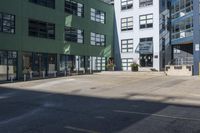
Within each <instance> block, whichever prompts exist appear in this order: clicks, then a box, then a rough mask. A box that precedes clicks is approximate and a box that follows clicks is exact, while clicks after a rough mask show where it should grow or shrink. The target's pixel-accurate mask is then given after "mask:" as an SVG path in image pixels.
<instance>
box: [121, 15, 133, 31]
mask: <svg viewBox="0 0 200 133" xmlns="http://www.w3.org/2000/svg"><path fill="white" fill-rule="evenodd" d="M127 30H133V17H128V18H122V19H121V31H127Z"/></svg>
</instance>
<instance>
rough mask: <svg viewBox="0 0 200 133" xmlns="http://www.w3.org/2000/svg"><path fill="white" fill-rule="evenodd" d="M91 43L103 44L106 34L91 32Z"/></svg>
mask: <svg viewBox="0 0 200 133" xmlns="http://www.w3.org/2000/svg"><path fill="white" fill-rule="evenodd" d="M90 41H91V45H97V46H104V45H105V44H106V36H105V35H102V34H97V33H93V32H91V35H90Z"/></svg>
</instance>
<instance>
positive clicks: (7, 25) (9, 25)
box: [0, 12, 16, 34]
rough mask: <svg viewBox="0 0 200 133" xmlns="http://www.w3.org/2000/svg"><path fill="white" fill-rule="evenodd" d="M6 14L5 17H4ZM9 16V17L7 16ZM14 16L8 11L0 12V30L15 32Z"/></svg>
mask: <svg viewBox="0 0 200 133" xmlns="http://www.w3.org/2000/svg"><path fill="white" fill-rule="evenodd" d="M5 16H7V18H6V17H5ZM8 16H9V17H8ZM15 23H16V16H15V15H13V14H10V13H4V12H0V32H2V33H8V34H15V30H16V29H15V28H16V24H15Z"/></svg>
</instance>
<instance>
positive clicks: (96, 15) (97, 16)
mask: <svg viewBox="0 0 200 133" xmlns="http://www.w3.org/2000/svg"><path fill="white" fill-rule="evenodd" d="M105 16H106V15H105V12H102V11H100V10H96V9H93V8H91V20H92V21H96V22H99V23H102V24H105Z"/></svg>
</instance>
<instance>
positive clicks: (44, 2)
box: [29, 0, 55, 9]
mask: <svg viewBox="0 0 200 133" xmlns="http://www.w3.org/2000/svg"><path fill="white" fill-rule="evenodd" d="M29 1H30V2H32V3H35V4H38V5H41V6H45V7H49V8H53V9H55V0H29Z"/></svg>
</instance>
